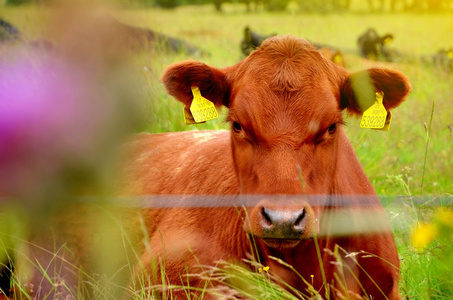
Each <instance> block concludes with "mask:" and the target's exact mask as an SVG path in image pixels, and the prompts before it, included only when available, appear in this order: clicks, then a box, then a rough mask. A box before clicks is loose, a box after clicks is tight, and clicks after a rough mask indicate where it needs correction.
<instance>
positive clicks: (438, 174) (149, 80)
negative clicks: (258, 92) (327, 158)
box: [0, 6, 453, 299]
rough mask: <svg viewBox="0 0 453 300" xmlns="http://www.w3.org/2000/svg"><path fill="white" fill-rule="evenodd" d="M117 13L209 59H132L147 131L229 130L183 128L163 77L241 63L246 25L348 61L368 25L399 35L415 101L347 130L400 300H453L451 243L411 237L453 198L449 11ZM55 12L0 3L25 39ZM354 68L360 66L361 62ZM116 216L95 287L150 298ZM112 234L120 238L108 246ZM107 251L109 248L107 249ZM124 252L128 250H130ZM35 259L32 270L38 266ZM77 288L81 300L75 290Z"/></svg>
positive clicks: (19, 231) (20, 232)
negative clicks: (375, 127) (378, 126)
mask: <svg viewBox="0 0 453 300" xmlns="http://www.w3.org/2000/svg"><path fill="white" fill-rule="evenodd" d="M113 14H114V15H115V16H116V17H117V18H118V19H119V20H121V21H123V22H125V23H128V24H131V25H136V26H140V27H149V28H153V29H155V30H157V31H160V32H163V33H166V34H169V35H172V36H175V37H181V38H185V39H187V40H189V41H190V42H191V43H192V44H194V45H196V46H197V47H199V48H201V49H202V50H204V51H205V52H207V53H209V55H206V56H202V57H188V56H187V55H184V54H173V55H169V54H162V53H151V52H142V53H138V54H134V56H133V57H132V60H131V61H132V62H133V70H134V72H135V73H134V74H133V76H135V77H136V78H137V81H140V82H141V83H142V85H141V88H142V89H143V90H142V91H141V92H142V93H143V94H144V95H145V99H146V101H145V102H144V103H143V104H142V105H143V111H145V112H146V114H145V115H146V119H147V121H146V125H145V127H144V128H143V129H144V130H146V131H148V132H168V131H180V130H202V129H225V128H227V124H226V123H225V122H224V121H223V120H224V116H225V114H226V111H225V110H224V111H222V116H221V117H220V118H219V119H218V120H215V121H212V122H208V123H206V124H202V125H197V126H186V125H184V120H183V117H182V107H181V105H180V104H179V103H177V102H176V101H175V100H174V99H173V98H172V97H170V96H168V95H167V94H166V93H165V90H164V88H163V86H162V85H161V83H160V82H159V77H160V74H162V71H163V70H164V69H165V67H167V66H168V65H169V64H171V63H174V62H177V61H180V60H183V59H197V60H202V61H203V62H205V63H208V64H211V65H213V66H217V67H225V66H229V65H232V64H235V63H237V62H238V61H239V60H241V59H242V55H241V53H240V51H239V45H240V41H241V38H242V29H243V28H244V26H246V25H249V26H251V28H252V29H256V30H257V31H259V32H262V33H264V34H271V33H278V34H286V33H290V34H294V35H297V36H301V37H305V38H307V39H309V40H311V41H314V42H318V43H324V44H328V45H332V46H335V47H338V48H340V49H341V50H343V51H344V52H345V53H348V55H351V54H353V53H355V52H356V39H357V36H358V35H359V34H361V33H362V32H363V31H365V30H366V29H367V28H368V27H375V28H376V29H377V30H378V32H380V33H386V32H392V33H393V34H394V35H395V40H394V43H393V44H392V47H394V48H395V49H398V50H399V51H400V52H402V53H405V55H407V56H408V57H410V58H411V62H410V63H404V62H400V63H398V64H394V65H393V66H392V67H394V68H396V69H399V70H401V71H403V72H404V73H405V74H406V75H407V76H408V77H409V78H410V80H411V83H412V86H413V91H412V93H411V94H410V95H409V97H408V98H407V100H406V101H405V102H404V103H403V104H402V105H401V106H400V107H399V108H397V109H396V110H394V113H393V120H392V125H391V129H390V131H389V132H380V131H372V130H364V129H360V128H359V120H356V119H354V118H351V117H349V116H345V118H346V122H347V126H346V131H347V134H348V136H349V138H350V140H351V142H352V144H353V146H354V148H355V150H356V153H357V155H358V157H359V160H360V161H361V163H362V166H363V167H364V170H365V172H366V174H367V175H368V177H369V178H370V180H371V182H372V184H373V186H374V187H375V189H376V191H377V192H378V194H379V195H380V196H381V197H382V199H383V201H384V200H386V203H385V205H386V208H387V212H388V215H389V218H390V221H391V224H392V226H393V229H394V233H395V239H396V242H397V246H398V251H399V255H400V257H401V273H402V279H401V292H402V295H403V296H404V297H406V298H408V299H409V298H414V299H449V298H451V297H453V281H452V280H451V278H453V276H452V275H453V274H452V270H453V263H452V261H451V260H449V257H448V255H446V254H445V252H446V250H447V249H449V247H448V240H447V242H446V241H445V240H441V239H439V240H435V241H433V242H432V243H431V244H429V245H428V246H427V247H426V248H425V249H423V250H421V251H416V250H415V249H413V247H412V246H411V241H410V239H411V231H412V229H413V228H414V226H415V225H416V224H417V223H419V222H422V221H427V222H431V220H432V216H433V215H434V214H435V209H436V205H434V204H435V203H438V202H439V201H438V199H439V198H441V199H446V198H447V199H448V198H449V199H451V194H452V193H453V181H452V180H451V179H452V178H453V168H452V166H453V133H452V127H453V107H452V99H453V90H452V89H451V87H452V86H453V74H451V73H448V72H446V71H445V70H441V69H439V68H437V67H436V66H433V65H431V64H428V63H425V62H424V61H425V60H426V59H427V58H428V57H429V56H430V55H433V54H435V52H437V50H439V49H441V48H447V47H453V36H452V35H451V32H452V31H453V27H452V22H451V17H452V16H451V15H449V14H363V13H362V14H359V13H349V14H346V13H345V14H328V15H319V14H299V13H297V12H293V13H288V12H286V13H274V14H271V13H268V12H257V13H254V14H247V13H245V12H244V11H243V9H242V7H240V6H227V7H226V9H225V12H224V13H223V14H218V13H215V12H214V10H213V8H212V7H211V6H203V7H191V6H188V7H181V8H178V9H176V10H173V11H169V10H160V9H131V10H119V9H115V10H114V11H113ZM49 15H51V9H48V8H45V7H33V6H26V7H17V8H16V7H8V8H7V7H1V6H0V17H1V18H4V19H6V20H8V21H10V22H12V23H13V24H15V25H16V26H17V27H18V28H19V29H20V30H21V31H22V32H23V33H24V35H25V37H26V38H30V39H34V38H41V37H47V35H48V34H49V31H48V30H47V29H45V26H37V24H47V22H48V18H49ZM51 38H52V37H51ZM55 42H58V41H55ZM353 67H354V68H360V65H359V66H357V65H356V66H353ZM401 196H406V197H405V198H401ZM401 199H402V200H401ZM433 203H434V204H433ZM11 215H13V216H16V219H15V220H13V219H11V218H10V219H8V220H7V221H5V222H6V223H7V224H8V226H9V227H8V228H9V229H10V231H9V232H8V238H4V237H2V238H1V241H2V243H3V245H4V247H5V248H8V249H12V248H14V249H18V251H20V249H23V248H22V247H23V243H25V240H21V239H20V238H19V239H14V237H16V238H17V237H23V236H25V233H24V231H26V229H25V227H26V226H25V224H24V223H23V222H20V220H26V219H28V218H30V216H26V215H24V214H23V212H20V210H19V212H16V213H12V214H11ZM107 219H109V218H107ZM118 219H119V217H117V216H116V217H113V218H110V219H109V220H110V221H105V220H104V221H102V222H100V223H99V224H100V225H96V226H101V227H102V228H103V230H106V232H109V234H106V235H103V236H104V237H103V238H100V240H99V241H98V243H96V244H97V245H99V248H98V251H97V252H96V253H97V254H98V255H99V253H109V251H113V252H115V253H122V255H120V256H119V257H118V259H117V260H115V259H113V260H112V258H111V257H109V259H108V260H107V261H105V262H102V260H101V262H100V265H98V266H95V269H96V270H98V271H99V273H100V274H102V273H106V274H110V276H107V277H105V278H92V277H90V276H88V279H87V281H88V282H90V286H91V287H92V288H93V289H94V290H95V293H94V294H95V297H96V298H101V299H102V298H108V297H109V296H111V295H113V294H115V291H118V290H120V291H121V292H122V293H126V294H128V293H130V294H131V295H132V297H133V298H136V299H144V298H152V297H153V294H152V291H142V294H134V293H133V292H132V291H131V288H130V287H129V285H128V284H129V283H128V281H127V279H126V278H128V277H130V275H131V274H132V273H133V272H134V271H133V270H132V269H133V267H132V266H131V265H132V262H133V261H135V260H137V259H138V258H139V256H140V254H139V250H138V249H134V248H135V246H134V245H133V244H134V240H133V239H132V238H131V239H130V240H129V238H130V235H129V234H126V233H124V232H126V231H127V230H126V227H127V226H126V227H125V226H124V225H120V224H119V223H117V224H116V227H115V228H116V229H117V230H118V231H116V233H115V234H113V233H112V232H111V231H109V229H111V228H113V227H112V226H113V225H112V223H111V220H118ZM115 222H116V221H115ZM115 222H114V223H115ZM106 224H108V225H107V226H106ZM93 226H94V225H93ZM3 228H6V227H3ZM107 236H110V237H114V239H113V240H108V239H107V240H105V238H106V237H107ZM98 238H99V237H98ZM450 242H451V240H450ZM102 245H104V246H102ZM113 245H116V246H113ZM118 245H119V246H118ZM109 246H111V247H110V248H109ZM61 247H63V248H60V247H57V248H56V249H54V250H55V252H54V253H55V255H56V256H59V255H60V254H61V253H64V252H65V251H63V250H64V249H65V248H64V245H63V246H61ZM104 247H107V250H106V248H104ZM112 249H114V250H112ZM125 249H128V250H127V251H124V250H125ZM24 257H27V253H24ZM112 261H114V262H115V263H113V264H112V265H110V266H109V264H108V262H112ZM28 263H29V264H32V265H33V264H34V263H35V262H33V261H29V262H28ZM35 267H38V269H42V270H45V271H43V273H44V274H47V273H49V271H48V269H47V268H46V266H36V265H35ZM226 269H227V270H230V271H231V272H232V273H230V275H231V274H233V275H231V276H235V278H237V277H240V278H244V276H249V278H248V279H249V280H251V281H249V282H247V283H246V284H256V285H258V286H260V287H261V286H263V285H264V286H266V287H270V289H267V288H266V289H265V290H266V291H267V292H269V294H267V295H268V296H266V297H267V298H268V299H273V297H272V295H274V296H275V294H272V293H278V296H275V297H278V298H280V297H281V298H286V297H288V299H290V298H291V296H290V295H289V296H288V295H286V296H285V295H284V294H281V293H284V291H281V290H278V288H276V287H273V286H272V284H271V283H269V284H268V283H267V282H268V280H266V278H267V277H266V276H263V274H250V275H243V274H247V273H246V272H245V271H243V270H242V269H240V267H238V266H235V265H233V266H227V267H226ZM80 271H81V273H83V274H85V275H86V274H87V272H85V271H82V270H80ZM214 271H215V272H217V271H218V270H214ZM238 272H239V273H238ZM241 272H244V273H241ZM237 274H240V275H237ZM145 275H146V274H145ZM160 275H161V276H165V274H160ZM45 279H46V280H47V281H49V282H51V283H52V284H53V285H54V286H58V285H59V284H60V283H58V282H56V281H54V279H53V278H52V277H51V276H47V277H46V278H45ZM250 282H252V283H250ZM137 284H138V285H140V283H137ZM63 288H65V287H64V286H63ZM79 292H80V295H78V294H77V293H79ZM79 292H77V291H71V294H72V295H73V296H74V297H75V298H78V299H79V298H83V297H86V295H85V292H84V291H83V290H81V291H79ZM261 297H262V295H261ZM259 298H260V297H258V296H257V297H256V299H259ZM261 299H262V298H261Z"/></svg>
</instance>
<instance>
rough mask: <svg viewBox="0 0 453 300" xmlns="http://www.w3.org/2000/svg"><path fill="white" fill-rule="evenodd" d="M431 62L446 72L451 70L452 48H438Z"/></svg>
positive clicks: (452, 61) (452, 70) (452, 65)
mask: <svg viewBox="0 0 453 300" xmlns="http://www.w3.org/2000/svg"><path fill="white" fill-rule="evenodd" d="M433 63H434V65H436V66H438V67H440V68H442V69H444V70H446V71H447V72H453V48H450V49H441V50H439V51H438V52H437V53H436V54H435V55H434V56H433Z"/></svg>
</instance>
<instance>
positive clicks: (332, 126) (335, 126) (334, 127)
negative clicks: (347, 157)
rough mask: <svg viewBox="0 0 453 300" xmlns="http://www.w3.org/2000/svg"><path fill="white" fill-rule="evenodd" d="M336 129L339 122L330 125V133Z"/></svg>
mask: <svg viewBox="0 0 453 300" xmlns="http://www.w3.org/2000/svg"><path fill="white" fill-rule="evenodd" d="M336 130H337V123H333V124H332V125H330V127H329V134H334V133H335V131H336Z"/></svg>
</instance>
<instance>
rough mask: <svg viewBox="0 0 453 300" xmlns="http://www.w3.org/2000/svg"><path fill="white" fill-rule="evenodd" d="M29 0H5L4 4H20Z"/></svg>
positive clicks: (29, 0)
mask: <svg viewBox="0 0 453 300" xmlns="http://www.w3.org/2000/svg"><path fill="white" fill-rule="evenodd" d="M31 2H32V1H31V0H6V2H5V4H6V5H21V4H27V3H31Z"/></svg>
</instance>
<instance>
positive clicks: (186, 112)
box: [184, 106, 206, 125]
mask: <svg viewBox="0 0 453 300" xmlns="http://www.w3.org/2000/svg"><path fill="white" fill-rule="evenodd" d="M184 121H185V123H186V125H193V124H200V123H197V122H195V119H194V118H193V116H192V113H191V112H190V110H189V109H188V108H187V107H185V106H184ZM201 123H206V122H201Z"/></svg>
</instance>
